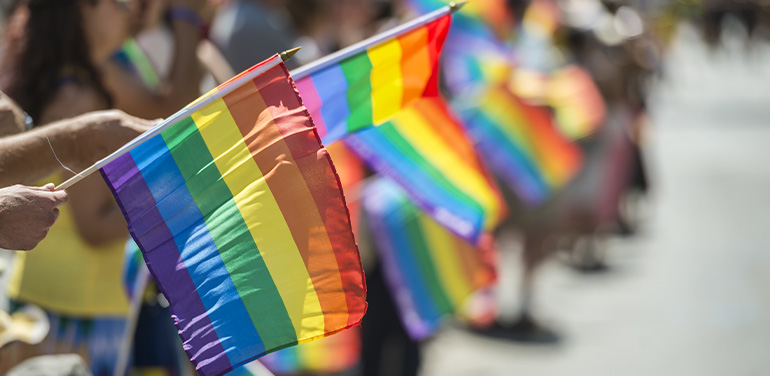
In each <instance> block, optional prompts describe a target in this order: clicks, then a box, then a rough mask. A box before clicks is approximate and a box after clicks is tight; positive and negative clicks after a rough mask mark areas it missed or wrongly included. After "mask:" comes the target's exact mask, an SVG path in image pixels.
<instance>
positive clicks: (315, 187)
mask: <svg viewBox="0 0 770 376" xmlns="http://www.w3.org/2000/svg"><path fill="white" fill-rule="evenodd" d="M448 3H449V2H448V1H447V2H444V1H441V0H413V1H412V2H411V5H412V6H413V8H414V9H415V10H416V11H417V12H422V13H424V15H422V16H420V17H418V18H416V19H415V20H413V21H412V22H409V23H407V24H405V25H402V26H401V27H398V28H396V29H393V30H390V31H387V32H385V33H383V34H380V35H377V36H375V37H373V38H371V39H368V40H366V41H363V42H361V43H359V44H356V45H354V46H351V47H350V48H347V49H345V50H342V51H340V52H338V53H335V54H332V55H330V56H327V57H326V58H323V59H320V60H318V61H316V62H314V63H311V64H309V65H308V66H305V67H302V68H299V69H297V70H295V71H292V72H289V71H288V70H287V69H286V67H285V66H284V65H283V62H282V61H281V58H280V56H279V55H275V56H273V57H272V58H270V59H268V60H266V61H264V62H262V63H260V64H257V65H255V66H254V67H252V68H250V69H249V70H247V71H245V72H243V73H241V74H240V75H238V76H236V77H234V78H233V79H231V80H230V81H228V82H226V83H224V84H222V85H220V86H219V87H217V88H216V89H214V90H213V91H211V92H209V93H208V94H206V95H204V96H203V97H201V98H199V99H198V100H196V101H195V102H193V103H191V104H190V105H189V106H187V107H186V108H185V109H184V110H182V111H180V113H178V114H176V115H175V116H173V117H172V118H171V119H173V120H169V121H166V122H164V123H162V124H160V125H159V126H158V127H157V128H156V129H153V130H151V131H150V132H148V133H147V134H145V135H143V136H142V139H141V140H138V141H137V140H135V141H136V142H132V143H131V144H129V145H127V146H126V147H124V148H123V149H122V150H120V151H119V152H117V153H119V155H118V154H116V155H114V156H113V157H112V158H110V162H109V163H107V164H106V165H105V166H103V167H102V168H101V172H102V175H103V177H104V178H105V180H106V181H107V183H108V185H109V186H110V188H111V189H112V192H113V193H114V195H115V197H116V200H117V201H118V203H119V205H120V207H121V209H122V211H123V214H124V215H125V217H126V220H127V223H128V226H129V230H130V232H131V235H132V238H133V240H134V241H135V242H136V244H137V245H138V247H137V248H138V250H141V255H142V256H143V260H144V262H145V263H146V264H147V267H148V269H149V271H150V274H151V275H152V276H153V277H154V278H155V281H156V282H157V284H158V287H159V288H160V290H161V291H162V292H163V293H164V295H165V296H166V298H167V299H168V301H169V302H170V305H171V311H172V315H173V318H174V321H175V324H176V326H177V328H178V330H179V335H180V337H181V338H182V341H183V342H184V349H185V351H186V352H187V354H188V356H189V357H190V359H191V361H192V362H193V363H194V364H195V366H196V369H197V371H198V372H199V373H200V374H202V375H204V376H208V375H222V374H225V373H228V372H232V373H233V374H249V372H250V371H249V369H250V368H253V367H249V365H248V364H249V363H250V362H251V361H253V360H255V359H256V358H259V357H262V356H264V355H266V354H268V353H272V354H270V355H268V356H266V357H264V358H262V359H261V361H263V362H264V364H266V365H267V366H268V368H271V369H273V370H275V371H279V372H282V373H287V372H288V373H297V372H303V371H331V372H334V371H339V370H342V369H344V368H345V367H350V366H351V365H352V364H354V363H355V359H356V357H357V346H359V344H358V342H357V341H358V339H357V337H356V336H357V335H358V332H357V331H355V330H352V331H351V330H348V331H344V332H343V333H344V334H342V335H340V336H334V337H330V338H327V339H324V340H322V341H317V342H312V343H307V344H305V343H306V342H310V341H312V340H315V339H320V338H324V337H329V336H330V335H332V334H335V333H338V332H341V331H343V330H344V329H348V328H352V327H355V326H356V325H358V324H359V323H360V322H361V319H362V317H363V315H364V313H365V311H366V308H367V304H366V301H365V299H366V286H365V280H364V274H363V269H362V266H361V260H360V255H359V250H358V246H357V244H356V241H355V238H354V233H357V232H358V231H363V230H362V229H358V217H359V216H362V215H365V216H366V217H367V220H366V222H367V225H368V227H367V231H369V232H370V233H371V234H372V237H371V238H372V239H373V242H374V244H375V248H376V249H377V252H378V255H379V259H380V262H381V263H382V266H383V268H384V274H385V278H386V280H387V282H388V283H389V285H390V287H391V289H392V290H393V295H394V296H397V297H398V298H397V299H396V300H397V301H396V303H397V305H398V307H399V309H400V313H401V318H402V321H403V322H404V325H405V327H406V328H407V330H408V332H409V334H410V335H411V336H413V337H414V338H416V339H422V338H425V337H427V336H429V335H431V334H432V333H434V332H435V330H437V328H438V327H439V326H440V325H441V323H442V322H443V321H444V320H445V319H446V318H447V317H451V316H453V315H458V314H462V313H463V312H464V304H465V302H466V301H467V300H468V298H469V297H470V296H472V294H473V293H474V292H475V291H477V290H479V289H481V288H484V287H486V286H488V285H489V284H490V283H492V282H493V280H494V278H495V273H494V267H495V265H494V257H493V255H492V252H493V250H492V249H491V244H492V241H491V233H492V231H493V230H494V229H495V228H496V227H498V226H499V225H500V224H501V222H502V221H503V220H504V219H505V217H506V215H507V214H508V212H509V209H508V207H507V205H506V202H505V200H504V199H503V194H502V193H501V187H502V189H503V190H507V191H510V192H512V193H513V194H515V197H516V199H517V200H518V201H520V202H521V203H522V204H524V205H526V206H532V207H534V206H537V205H541V204H543V203H544V202H545V201H547V200H548V199H549V197H551V195H552V194H553V193H554V192H556V191H558V190H559V189H561V188H562V187H564V186H565V184H567V183H568V182H569V181H570V179H571V178H572V177H573V176H574V175H575V173H576V172H577V171H578V170H579V169H580V167H581V163H582V156H581V152H580V150H579V148H577V147H576V146H575V140H576V139H578V138H581V137H584V136H586V135H588V134H590V133H592V132H594V131H595V130H596V129H597V128H598V127H599V126H600V124H601V123H602V121H603V116H604V111H605V110H604V104H603V102H602V99H601V96H600V95H599V93H598V90H597V89H596V87H595V85H594V84H593V82H592V81H591V79H590V77H589V75H588V74H587V73H586V72H584V71H583V70H582V69H581V68H579V67H577V66H575V65H569V64H563V63H559V62H555V61H554V59H552V58H549V57H548V56H549V54H548V52H547V49H548V46H549V45H550V44H551V40H550V38H551V37H552V36H551V34H552V33H553V28H554V27H555V26H554V25H555V24H556V23H557V22H558V19H557V15H556V10H555V8H554V7H555V5H554V4H553V3H552V2H551V1H550V0H536V1H535V2H534V3H533V5H532V6H531V7H530V8H529V10H528V12H527V14H526V15H525V16H524V22H523V23H522V25H521V27H518V26H517V25H515V21H514V17H513V15H512V14H510V12H509V10H508V8H507V7H506V6H505V4H504V1H502V0H500V1H495V0H488V1H474V2H470V3H468V4H467V6H465V7H464V8H463V9H462V10H460V11H459V12H455V10H457V8H458V7H457V6H456V5H454V4H448ZM517 29H519V30H520V32H519V33H516V34H517V35H518V36H517V37H516V40H515V41H514V39H513V35H514V31H515V30H517ZM522 45H524V46H525V47H527V48H534V49H535V50H536V51H540V52H541V53H540V54H541V55H543V56H545V58H544V59H539V60H538V59H535V60H537V61H536V62H535V63H532V62H528V61H525V60H526V59H522V58H521V56H518V54H517V51H519V49H520V48H523V47H522ZM531 46H535V47H531ZM543 61H545V62H546V63H543ZM440 62H442V66H443V67H444V70H443V71H442V74H441V75H440V74H439V65H440V64H439V63H440ZM440 81H441V82H443V85H441V87H442V89H440V85H439V83H440ZM522 82H524V83H526V84H522ZM324 145H326V146H328V149H327V148H326V147H325V146H324ZM365 168H368V169H369V170H370V171H372V172H374V173H376V174H377V175H379V177H376V178H374V177H369V178H365V174H366V172H365ZM343 192H345V193H343ZM132 259H133V260H140V258H138V257H136V254H134V255H133V257H132ZM129 269H130V270H131V273H130V275H138V273H136V272H135V270H136V269H135V268H129ZM128 285H130V286H133V285H134V284H133V283H128ZM326 343H328V345H327V344H326ZM340 343H342V344H344V345H340ZM298 344H303V345H300V346H295V345H298ZM282 349H283V350H282ZM334 349H336V350H334ZM330 351H336V352H335V353H334V354H332V353H329V352H330Z"/></svg>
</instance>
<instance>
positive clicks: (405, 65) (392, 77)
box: [291, 8, 451, 144]
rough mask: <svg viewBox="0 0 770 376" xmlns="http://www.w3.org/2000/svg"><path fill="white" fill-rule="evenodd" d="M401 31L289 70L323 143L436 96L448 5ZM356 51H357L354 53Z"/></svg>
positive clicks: (376, 123)
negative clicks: (427, 97)
mask: <svg viewBox="0 0 770 376" xmlns="http://www.w3.org/2000/svg"><path fill="white" fill-rule="evenodd" d="M429 16H431V17H432V18H433V19H431V17H428V18H426V21H425V22H422V23H420V22H419V20H416V21H418V22H417V23H415V26H416V27H415V28H412V29H407V31H405V32H403V33H402V34H396V35H392V36H387V35H386V37H385V38H384V39H383V40H382V41H380V42H377V40H379V39H380V38H383V37H382V35H380V36H375V37H373V38H370V39H368V40H365V41H363V42H361V43H359V44H357V45H354V46H351V47H350V48H348V49H345V50H342V51H340V52H338V53H336V54H332V55H329V56H328V57H327V58H325V59H321V60H319V61H318V62H317V63H314V64H310V65H308V66H305V67H301V68H299V69H297V70H295V71H292V73H291V75H292V77H294V79H295V80H296V81H297V89H298V90H299V92H300V94H301V95H302V99H303V100H304V101H305V105H306V106H307V108H308V110H309V111H310V114H311V115H312V116H313V119H314V121H315V123H316V126H317V127H318V133H319V134H320V135H321V138H322V139H323V142H324V143H326V144H331V143H332V142H334V141H336V140H339V139H340V138H342V137H343V136H345V135H347V134H349V133H351V132H355V131H357V130H360V129H362V128H367V127H370V126H373V125H379V124H382V123H384V122H386V121H387V120H388V119H390V118H391V117H392V116H394V115H395V114H397V113H398V112H400V111H401V110H402V109H403V108H404V107H406V106H408V105H409V104H410V103H412V102H414V101H415V100H417V99H419V98H421V97H424V96H436V95H438V69H437V68H438V67H437V63H438V59H439V55H440V53H441V48H442V46H443V44H444V39H445V38H446V34H447V30H449V24H450V21H451V15H450V14H449V9H448V8H447V9H446V10H444V11H440V12H439V13H435V15H429ZM356 51H358V52H356Z"/></svg>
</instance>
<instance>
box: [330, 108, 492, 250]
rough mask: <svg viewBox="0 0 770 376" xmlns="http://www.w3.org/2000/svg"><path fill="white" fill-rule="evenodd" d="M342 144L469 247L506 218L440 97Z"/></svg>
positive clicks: (462, 133)
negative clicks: (400, 188) (468, 244)
mask: <svg viewBox="0 0 770 376" xmlns="http://www.w3.org/2000/svg"><path fill="white" fill-rule="evenodd" d="M345 144H346V145H347V146H348V147H350V149H351V150H352V151H353V152H355V153H356V154H358V156H359V157H361V159H363V160H364V161H366V162H367V164H368V165H369V166H370V167H371V168H372V169H373V170H375V171H376V172H378V173H380V174H381V175H384V176H388V177H389V178H391V179H393V180H394V181H396V182H398V184H399V185H401V187H402V188H403V189H405V190H406V191H407V192H408V194H409V196H410V197H411V198H412V199H413V200H414V201H415V202H416V203H417V204H418V206H420V208H422V209H423V210H425V211H426V212H427V213H429V215H430V216H431V217H432V218H433V219H434V220H436V221H438V222H439V223H441V225H443V226H445V227H446V228H448V229H450V230H451V231H452V232H454V233H455V234H457V235H458V236H460V237H462V238H464V239H466V240H468V241H470V242H472V243H475V242H477V241H478V239H479V236H480V235H481V234H483V233H487V232H490V231H492V230H493V229H494V228H495V227H496V226H497V224H499V223H500V221H501V219H502V218H503V216H504V215H505V214H506V213H505V204H504V203H503V200H502V198H501V195H500V193H499V191H498V190H497V186H496V185H495V184H494V183H493V182H492V179H491V178H490V175H489V174H488V173H487V171H486V167H485V166H484V165H483V164H482V162H481V161H480V159H479V157H478V155H477V154H476V151H475V150H474V146H473V144H472V143H471V141H470V139H469V138H468V136H467V135H466V134H465V130H464V128H463V126H462V125H461V124H460V123H459V122H458V121H457V119H455V118H454V116H453V115H452V114H451V113H450V110H449V108H447V106H446V105H445V104H444V101H443V99H441V98H423V99H421V100H418V101H417V102H415V103H414V104H412V105H411V106H410V107H408V108H406V109H405V110H404V111H402V112H401V113H400V114H398V115H397V116H396V117H394V118H393V119H391V120H390V121H388V122H386V123H385V124H382V125H380V126H378V127H372V128H369V129H366V130H363V131H360V132H357V133H355V134H352V135H349V136H348V137H347V138H346V139H345Z"/></svg>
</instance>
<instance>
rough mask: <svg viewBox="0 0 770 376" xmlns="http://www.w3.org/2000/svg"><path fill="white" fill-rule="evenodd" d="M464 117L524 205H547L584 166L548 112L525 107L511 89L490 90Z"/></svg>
mask: <svg viewBox="0 0 770 376" xmlns="http://www.w3.org/2000/svg"><path fill="white" fill-rule="evenodd" d="M462 116H463V118H464V119H465V122H466V124H467V126H468V130H469V133H470V135H471V137H472V138H473V139H474V140H475V141H476V143H477V144H478V149H479V151H480V152H481V153H482V155H484V157H485V160H486V161H487V162H488V163H489V165H490V168H491V169H492V171H494V172H495V173H496V174H497V175H498V176H499V177H500V178H501V179H502V180H503V181H504V182H505V183H506V185H507V186H508V187H509V188H511V189H512V190H513V191H514V193H516V194H517V196H518V197H519V198H520V199H521V200H522V201H523V202H524V203H526V204H529V205H537V204H540V203H542V202H544V201H545V200H546V199H548V197H549V196H550V195H551V193H552V192H554V191H555V190H558V189H559V188H561V187H563V186H564V185H566V184H567V183H568V182H569V181H570V179H571V178H572V177H573V176H574V174H575V173H576V172H577V171H578V169H579V168H580V166H581V165H582V160H583V157H582V154H581V153H580V150H579V149H578V147H577V146H576V145H575V144H574V143H572V142H571V141H570V140H568V139H567V138H565V137H564V136H563V135H562V134H561V133H560V132H559V130H558V129H557V128H556V125H555V124H554V122H553V117H552V115H551V113H550V112H549V111H548V109H547V108H546V107H542V106H536V105H532V104H528V103H526V102H524V101H523V100H521V99H520V98H519V97H517V96H515V95H514V94H513V93H511V91H510V89H509V88H508V87H507V86H498V87H496V88H493V89H491V90H490V91H489V92H487V93H486V94H485V95H484V96H483V97H482V100H481V104H480V105H479V106H478V107H474V108H470V109H468V110H466V111H464V113H463V115H462Z"/></svg>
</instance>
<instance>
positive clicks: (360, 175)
mask: <svg viewBox="0 0 770 376" xmlns="http://www.w3.org/2000/svg"><path fill="white" fill-rule="evenodd" d="M326 149H327V150H328V151H329V157H331V159H332V161H334V168H335V169H336V170H337V175H338V176H339V177H340V183H341V184H342V190H343V192H347V196H346V203H347V205H348V213H350V224H351V225H353V234H358V226H359V225H360V223H361V220H360V218H361V215H360V214H361V203H360V201H359V200H357V199H356V198H355V197H351V196H350V192H355V191H356V190H357V189H358V187H359V185H360V184H361V182H362V181H363V180H364V178H365V173H366V171H364V162H363V161H361V159H360V158H358V157H357V156H356V155H355V154H354V153H353V152H352V151H350V149H349V148H348V147H347V146H345V144H344V143H342V142H337V143H334V144H331V145H329V146H328V147H327V148H326Z"/></svg>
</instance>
